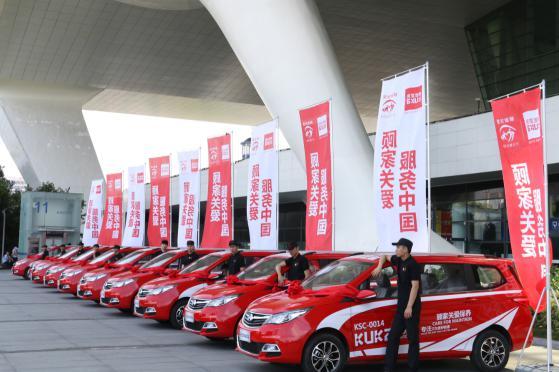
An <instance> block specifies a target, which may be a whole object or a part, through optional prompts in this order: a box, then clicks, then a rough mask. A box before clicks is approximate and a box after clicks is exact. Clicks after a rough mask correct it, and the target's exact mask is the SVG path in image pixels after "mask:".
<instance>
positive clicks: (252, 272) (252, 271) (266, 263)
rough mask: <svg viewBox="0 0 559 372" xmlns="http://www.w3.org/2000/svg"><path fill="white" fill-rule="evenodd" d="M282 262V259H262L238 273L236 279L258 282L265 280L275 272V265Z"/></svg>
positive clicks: (283, 259)
mask: <svg viewBox="0 0 559 372" xmlns="http://www.w3.org/2000/svg"><path fill="white" fill-rule="evenodd" d="M283 261H285V258H284V257H270V258H264V259H262V260H260V261H258V262H257V263H255V264H253V265H251V266H249V267H247V269H246V270H245V271H243V272H242V273H240V274H239V275H238V277H239V279H243V280H258V279H263V278H267V277H269V276H270V275H272V274H273V273H275V272H276V265H277V264H279V263H281V262H283Z"/></svg>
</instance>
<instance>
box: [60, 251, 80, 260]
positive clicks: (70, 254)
mask: <svg viewBox="0 0 559 372" xmlns="http://www.w3.org/2000/svg"><path fill="white" fill-rule="evenodd" d="M76 250H77V249H72V250H71V251H68V252H66V253H64V254H63V255H62V256H60V258H61V259H65V258H68V257H72V255H73V254H74V253H75V252H76Z"/></svg>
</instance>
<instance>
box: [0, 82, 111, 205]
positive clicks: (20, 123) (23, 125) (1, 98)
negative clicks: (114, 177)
mask: <svg viewBox="0 0 559 372" xmlns="http://www.w3.org/2000/svg"><path fill="white" fill-rule="evenodd" d="M97 92H98V90H94V89H78V88H71V87H62V86H51V85H48V86H47V85H38V84H34V83H33V84H32V83H25V82H2V83H1V84H0V135H1V136H2V139H3V140H4V142H5V144H6V147H7V148H8V151H9V152H10V154H11V155H12V157H13V158H14V161H15V163H16V165H17V166H18V169H19V170H20V172H21V173H22V176H23V178H24V180H25V181H26V182H27V183H28V184H29V185H30V186H32V187H36V186H39V185H40V184H41V183H42V182H45V181H50V182H53V183H54V184H55V185H56V186H59V187H62V188H64V189H67V188H70V191H71V192H78V193H83V194H84V197H86V198H87V197H88V195H89V187H90V184H91V180H92V179H97V178H102V177H103V173H102V172H101V167H100V165H99V162H98V160H97V156H96V154H95V150H94V148H93V144H92V142H91V138H90V137H89V133H88V130H87V127H86V124H85V121H84V118H83V115H82V106H83V105H84V103H85V102H87V101H88V100H90V99H91V97H93V96H94V95H95V94H96V93H97Z"/></svg>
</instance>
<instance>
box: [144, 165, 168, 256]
mask: <svg viewBox="0 0 559 372" xmlns="http://www.w3.org/2000/svg"><path fill="white" fill-rule="evenodd" d="M170 173H171V164H170V161H169V156H160V157H158V158H151V159H149V174H150V185H149V190H150V208H149V222H148V242H149V244H150V245H152V246H155V245H160V244H161V241H162V240H170V238H171V234H170V230H169V228H170V221H171V218H170V213H169V202H170V199H171V193H170V188H171V185H170V177H169V176H170ZM169 243H170V242H169Z"/></svg>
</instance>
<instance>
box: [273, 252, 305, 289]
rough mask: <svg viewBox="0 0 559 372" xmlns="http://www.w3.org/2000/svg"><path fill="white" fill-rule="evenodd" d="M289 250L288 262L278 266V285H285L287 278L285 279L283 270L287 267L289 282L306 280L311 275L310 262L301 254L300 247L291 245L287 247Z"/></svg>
mask: <svg viewBox="0 0 559 372" xmlns="http://www.w3.org/2000/svg"><path fill="white" fill-rule="evenodd" d="M287 249H288V250H289V254H290V255H291V257H289V258H288V259H287V260H285V261H283V262H280V263H279V264H277V265H276V272H277V273H278V284H280V285H281V284H283V281H284V280H285V278H284V277H283V275H282V273H281V271H282V268H283V267H285V266H287V268H288V270H287V274H286V278H287V280H304V279H306V278H308V277H309V275H311V271H310V269H309V261H308V260H307V259H306V258H305V257H304V256H303V255H302V254H301V253H299V245H298V244H297V243H295V242H291V243H289V245H288V246H287Z"/></svg>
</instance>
